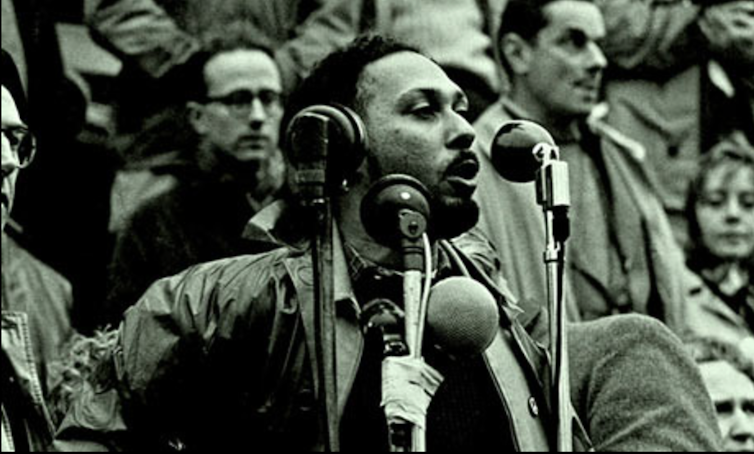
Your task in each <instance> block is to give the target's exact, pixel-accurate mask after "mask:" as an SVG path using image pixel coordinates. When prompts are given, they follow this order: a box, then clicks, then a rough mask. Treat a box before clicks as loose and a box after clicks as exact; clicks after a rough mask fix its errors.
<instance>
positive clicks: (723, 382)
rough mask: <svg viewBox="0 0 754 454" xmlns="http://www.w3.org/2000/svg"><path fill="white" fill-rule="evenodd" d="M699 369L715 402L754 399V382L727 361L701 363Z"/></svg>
mask: <svg viewBox="0 0 754 454" xmlns="http://www.w3.org/2000/svg"><path fill="white" fill-rule="evenodd" d="M699 370H700V371H701V373H702V377H703V378H704V383H705V385H706V386H707V390H708V391H709V393H710V396H711V397H712V400H713V401H714V402H719V401H723V400H731V399H745V400H754V382H752V381H751V380H750V379H749V377H747V376H746V375H745V374H744V373H743V372H741V371H739V370H738V369H736V368H735V367H733V366H732V365H730V363H728V362H726V361H712V362H708V363H704V364H701V365H700V366H699Z"/></svg>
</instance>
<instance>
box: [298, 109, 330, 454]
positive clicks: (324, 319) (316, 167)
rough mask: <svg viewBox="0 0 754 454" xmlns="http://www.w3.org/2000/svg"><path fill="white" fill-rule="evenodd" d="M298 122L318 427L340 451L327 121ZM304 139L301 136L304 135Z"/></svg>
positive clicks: (322, 118) (315, 118)
mask: <svg viewBox="0 0 754 454" xmlns="http://www.w3.org/2000/svg"><path fill="white" fill-rule="evenodd" d="M301 121H306V122H308V123H309V124H308V125H307V127H305V128H302V129H301V130H302V131H306V133H307V134H310V136H308V137H306V139H307V140H292V141H291V142H292V143H293V144H295V145H297V144H302V143H307V144H311V146H310V147H308V149H307V150H294V153H298V154H299V155H300V156H307V159H306V160H305V165H302V166H301V168H300V169H298V170H297V171H296V182H297V183H298V184H299V187H300V194H301V199H302V204H303V207H304V209H305V210H306V211H307V214H308V215H309V219H310V220H311V221H312V222H313V223H314V229H313V231H312V236H311V251H312V275H313V281H314V339H315V342H314V345H315V352H314V355H315V358H316V366H317V367H316V371H315V373H316V376H315V385H316V387H317V395H318V397H319V402H320V405H319V408H320V422H321V425H322V428H323V429H324V449H325V451H339V450H340V429H339V418H338V396H337V382H336V377H337V374H336V370H335V364H336V361H335V348H336V347H335V345H336V344H335V342H336V339H335V297H334V294H335V292H334V275H333V219H332V206H331V203H330V199H329V197H328V194H327V162H328V159H327V153H328V147H329V130H330V120H329V119H328V118H327V117H326V116H324V115H319V114H310V115H308V116H306V117H303V118H302V119H301ZM302 134H304V133H302Z"/></svg>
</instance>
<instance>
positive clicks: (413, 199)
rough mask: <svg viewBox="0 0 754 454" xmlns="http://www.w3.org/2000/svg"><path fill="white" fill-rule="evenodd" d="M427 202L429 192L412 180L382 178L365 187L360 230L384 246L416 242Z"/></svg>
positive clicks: (424, 220)
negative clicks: (366, 189)
mask: <svg viewBox="0 0 754 454" xmlns="http://www.w3.org/2000/svg"><path fill="white" fill-rule="evenodd" d="M428 199H429V191H428V190H427V188H426V187H425V186H424V184H422V183H421V182H420V181H419V180H417V179H416V178H413V177H410V176H408V175H402V174H393V175H388V176H385V177H383V178H381V179H380V180H379V181H377V182H376V183H375V184H374V185H373V186H372V187H371V188H369V191H368V192H367V194H366V196H364V199H363V200H362V202H361V219H362V223H363V224H364V228H365V229H366V230H367V233H368V234H369V235H370V236H372V237H373V238H374V239H376V240H377V241H378V242H380V243H381V244H383V245H385V246H388V247H398V246H401V245H402V243H404V242H405V241H404V240H406V239H410V240H417V239H419V238H420V237H421V235H422V234H424V232H425V231H426V229H427V223H428V222H429V220H430V207H429V202H428ZM419 270H420V271H421V268H419Z"/></svg>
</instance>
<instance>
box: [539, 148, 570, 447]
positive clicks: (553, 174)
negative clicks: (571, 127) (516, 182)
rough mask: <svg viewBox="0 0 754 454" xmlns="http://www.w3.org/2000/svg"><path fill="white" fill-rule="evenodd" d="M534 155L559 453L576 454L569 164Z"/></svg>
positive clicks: (555, 156) (544, 153) (551, 151)
mask: <svg viewBox="0 0 754 454" xmlns="http://www.w3.org/2000/svg"><path fill="white" fill-rule="evenodd" d="M533 151H534V154H535V155H537V156H538V157H539V160H540V162H541V163H542V167H541V169H540V170H539V171H538V172H537V179H536V180H537V181H536V186H537V203H539V205H541V206H542V209H543V211H544V217H545V234H546V245H545V252H544V261H545V267H546V271H547V299H548V307H549V312H550V327H549V328H550V358H551V360H552V369H551V376H550V380H551V390H552V402H553V413H554V417H555V420H556V425H557V433H556V440H555V445H556V447H557V451H558V452H571V451H573V427H572V417H571V405H570V402H571V393H570V381H569V375H570V374H569V367H568V337H567V331H566V312H565V292H564V291H563V290H564V288H563V287H564V285H563V276H564V273H565V245H566V241H567V239H568V237H569V235H570V226H569V221H568V208H569V207H570V205H571V200H570V190H569V178H568V164H566V163H565V162H563V161H560V160H559V150H558V148H557V147H555V146H552V145H549V144H546V143H539V144H537V145H536V146H535V147H534V150H533Z"/></svg>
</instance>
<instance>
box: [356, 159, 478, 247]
mask: <svg viewBox="0 0 754 454" xmlns="http://www.w3.org/2000/svg"><path fill="white" fill-rule="evenodd" d="M470 153H471V152H470ZM464 157H466V158H468V156H466V155H465V154H464V155H462V156H460V157H459V158H458V159H457V161H459V162H460V161H462V160H463V158H464ZM366 160H367V163H368V166H367V174H368V178H369V180H370V183H371V184H374V183H375V182H377V181H378V180H379V179H380V178H382V177H385V176H387V175H391V174H407V175H409V176H412V177H414V178H416V179H417V180H419V181H420V182H422V183H423V184H425V185H426V186H427V190H428V192H429V194H430V199H429V200H428V202H429V206H430V219H429V223H428V227H427V234H428V235H429V237H430V238H432V239H433V240H440V239H448V240H449V239H452V238H455V237H457V236H459V235H461V234H463V233H464V232H466V231H468V230H471V228H472V227H474V226H475V225H476V224H477V222H478V221H479V205H478V204H477V202H476V201H475V200H474V199H473V198H472V197H471V194H470V193H469V194H458V193H455V192H454V190H453V189H452V188H450V187H448V185H447V184H443V183H442V182H440V183H436V184H432V185H429V184H427V183H426V182H425V181H424V179H423V178H422V175H411V172H405V171H403V170H405V169H401V171H391V170H392V169H390V168H388V167H387V166H383V165H381V163H380V162H379V160H377V159H376V158H375V157H374V156H373V155H372V153H367V155H366ZM454 164H455V163H454Z"/></svg>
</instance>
